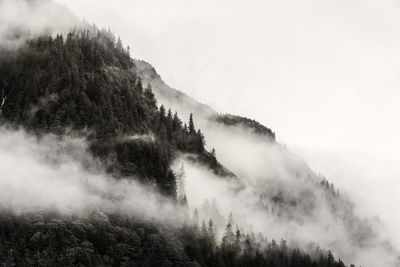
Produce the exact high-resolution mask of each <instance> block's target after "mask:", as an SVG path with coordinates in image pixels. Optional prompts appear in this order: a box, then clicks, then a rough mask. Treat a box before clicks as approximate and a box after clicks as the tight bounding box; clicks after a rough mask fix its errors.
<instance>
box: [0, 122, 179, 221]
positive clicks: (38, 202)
mask: <svg viewBox="0 0 400 267" xmlns="http://www.w3.org/2000/svg"><path fill="white" fill-rule="evenodd" d="M0 162H1V168H0V188H1V194H0V206H1V207H2V208H3V209H7V210H11V211H13V212H16V213H24V212H35V211H51V210H56V211H59V212H63V213H85V212H87V211H92V210H95V209H100V210H102V211H103V212H118V211H121V212H124V213H127V214H131V215H140V216H142V217H144V218H148V219H154V220H155V221H163V222H164V221H165V222H172V221H174V222H175V221H179V220H180V219H181V218H180V216H181V213H180V207H179V206H175V204H174V203H173V202H172V201H171V200H169V199H167V198H165V197H163V196H161V195H160V194H158V193H156V191H155V190H154V188H151V187H149V186H145V185H142V184H140V183H139V182H137V181H135V179H134V177H132V178H131V179H120V180H116V179H114V178H112V177H109V176H108V175H107V174H106V173H105V172H104V170H103V169H102V167H101V165H100V163H99V162H96V160H95V159H93V158H92V156H91V155H90V154H89V152H88V147H87V143H86V142H85V139H83V138H78V137H69V136H63V137H60V136H55V135H44V136H42V137H37V136H34V135H31V134H28V133H27V132H26V131H24V130H21V129H19V130H14V129H11V128H9V127H7V126H0ZM172 211H174V212H172ZM171 214H174V217H172V215H171ZM182 214H183V213H182Z"/></svg>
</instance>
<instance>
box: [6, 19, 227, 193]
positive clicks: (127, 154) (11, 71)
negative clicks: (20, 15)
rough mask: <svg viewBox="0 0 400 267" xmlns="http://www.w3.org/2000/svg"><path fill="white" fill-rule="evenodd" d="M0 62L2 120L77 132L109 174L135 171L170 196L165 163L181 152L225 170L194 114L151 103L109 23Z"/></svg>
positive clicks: (34, 43)
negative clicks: (185, 114)
mask: <svg viewBox="0 0 400 267" xmlns="http://www.w3.org/2000/svg"><path fill="white" fill-rule="evenodd" d="M0 64H1V65H0V66H1V68H0V81H1V87H2V88H1V92H2V97H3V99H4V104H3V105H2V108H1V112H2V117H3V119H4V120H6V121H8V122H13V123H16V124H20V125H24V126H25V127H27V128H29V129H31V130H33V131H35V132H37V133H44V132H52V133H58V134H61V133H65V132H67V131H73V132H75V133H78V132H79V133H80V134H81V135H84V136H87V137H88V139H89V140H90V142H91V148H92V151H93V153H94V155H96V156H98V157H99V158H101V159H102V160H103V161H104V162H105V163H106V164H107V167H108V169H109V171H110V172H112V173H113V174H114V175H117V176H137V177H141V179H142V180H143V181H146V182H149V183H153V182H155V183H156V184H157V186H158V187H159V188H160V189H161V191H163V192H165V193H166V194H168V195H171V196H174V195H175V194H176V189H175V177H174V174H173V172H172V171H171V170H170V164H171V161H172V160H173V159H174V157H175V156H176V155H177V153H179V152H185V153H193V154H195V155H197V159H198V160H199V161H200V162H202V163H204V164H206V165H208V166H209V167H210V168H212V169H214V170H215V172H216V173H219V174H221V175H225V174H228V172H227V171H224V169H223V167H222V166H221V165H220V164H219V163H218V162H217V160H216V158H215V156H214V155H212V154H211V153H209V152H207V151H206V150H205V148H204V145H205V138H204V135H203V133H202V132H201V130H200V129H196V128H195V125H194V121H193V117H192V116H190V120H189V122H188V123H183V122H182V120H181V119H180V118H179V116H178V114H177V113H176V112H173V111H171V110H166V109H165V108H164V107H163V106H162V105H161V106H159V107H157V101H156V99H155V98H154V94H153V93H152V89H151V88H150V87H147V88H143V86H142V83H141V80H140V78H138V77H137V76H136V75H134V74H133V73H132V72H131V71H129V70H130V68H131V67H132V65H133V64H132V60H131V58H130V55H129V48H124V47H123V46H122V43H121V40H120V39H118V40H116V38H115V37H114V36H113V34H112V33H111V32H110V31H106V30H97V29H96V28H95V27H94V26H93V27H92V29H91V31H90V30H82V31H79V30H77V31H71V32H70V33H69V34H68V35H67V36H66V37H64V36H63V35H61V34H59V35H57V36H56V37H55V38H53V37H51V36H43V37H40V38H38V39H32V40H29V41H28V42H27V44H26V45H25V46H23V47H22V48H20V49H19V50H17V51H14V52H12V53H8V54H7V56H6V57H5V58H2V59H1V63H0Z"/></svg>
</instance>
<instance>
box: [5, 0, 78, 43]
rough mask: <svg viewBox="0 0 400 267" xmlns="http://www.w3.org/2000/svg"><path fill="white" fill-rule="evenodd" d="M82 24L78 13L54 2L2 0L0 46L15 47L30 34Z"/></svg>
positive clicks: (34, 34) (57, 30)
mask: <svg viewBox="0 0 400 267" xmlns="http://www.w3.org/2000/svg"><path fill="white" fill-rule="evenodd" d="M37 2H40V5H38V4H35V3H37ZM61 18H62V19H61ZM80 23H81V20H80V19H78V17H77V16H75V15H74V14H73V13H72V12H66V10H65V8H62V7H61V6H60V5H58V4H56V3H55V2H53V1H46V0H45V1H42V0H32V1H26V0H1V1H0V48H3V49H4V48H7V49H13V48H16V47H18V46H20V45H21V44H23V43H24V41H25V40H26V38H27V37H37V36H40V35H42V34H47V35H53V34H56V33H67V32H68V31H69V30H70V29H71V28H74V27H76V26H78V25H80Z"/></svg>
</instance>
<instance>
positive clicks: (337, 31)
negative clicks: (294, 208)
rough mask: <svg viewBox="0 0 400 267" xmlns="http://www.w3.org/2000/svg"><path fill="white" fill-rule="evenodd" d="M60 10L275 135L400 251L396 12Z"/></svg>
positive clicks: (201, 5) (95, 5)
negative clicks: (372, 218)
mask: <svg viewBox="0 0 400 267" xmlns="http://www.w3.org/2000/svg"><path fill="white" fill-rule="evenodd" d="M59 2H62V3H65V4H66V5H67V6H68V7H70V8H71V9H72V10H73V11H74V12H76V14H78V15H79V16H81V17H85V18H87V19H88V20H90V21H96V23H99V24H100V25H102V26H111V27H112V28H113V29H114V30H115V31H116V32H117V33H118V34H120V35H121V37H122V38H123V40H125V42H127V43H128V44H129V45H130V46H131V48H132V55H134V56H135V57H138V58H141V59H144V60H147V61H149V62H151V63H152V64H153V65H154V66H155V67H156V69H157V70H158V72H159V73H160V74H161V75H162V77H163V78H164V79H165V80H166V82H167V83H168V84H169V85H171V86H173V87H175V88H177V89H180V90H183V91H184V92H186V93H188V94H190V95H192V96H193V97H195V98H196V99H199V100H200V101H201V102H204V103H208V104H210V105H211V106H212V107H214V108H215V109H216V110H217V111H220V112H231V113H236V114H240V115H245V116H247V117H251V118H255V119H257V120H258V121H260V122H262V123H263V124H265V125H267V126H269V127H271V128H272V129H273V130H274V131H275V132H276V133H277V138H278V140H279V141H280V142H283V143H285V144H288V146H289V147H290V148H293V150H295V151H296V153H298V154H300V155H301V156H303V157H305V158H306V159H307V161H308V162H309V164H310V165H311V167H312V168H315V170H316V171H317V172H321V173H322V174H325V175H326V176H328V178H329V179H330V180H331V181H333V182H334V183H335V184H337V185H339V186H340V187H341V188H342V189H344V190H346V191H348V192H351V193H352V194H351V195H352V197H353V196H354V198H355V199H357V200H358V201H357V202H359V203H360V205H363V206H365V207H366V208H365V209H364V210H365V212H367V213H369V214H378V215H379V216H380V217H381V218H382V219H383V220H384V222H385V223H386V224H388V225H389V227H390V229H391V235H392V236H393V237H395V238H396V242H397V244H398V245H399V246H400V232H399V230H398V225H399V224H400V216H398V214H397V213H394V212H393V209H395V207H394V205H395V204H396V203H399V201H400V199H399V194H398V192H399V191H400V183H399V175H398V173H399V172H400V171H399V167H398V166H400V164H399V158H400V154H399V151H400V142H399V138H398V136H399V135H400V128H399V125H398V123H396V121H397V120H398V118H397V116H398V115H397V114H399V113H400V110H399V105H398V103H399V101H400V95H399V93H400V90H399V86H400V83H399V79H398V72H399V64H398V62H399V59H400V53H399V49H398V47H400V16H399V12H400V6H399V4H398V2H397V1H393V0H384V1H376V0H368V1H359V0H356V1H342V0H340V1H319V0H306V1H300V2H299V1H295V0H286V1H279V2H276V1H258V0H251V1H236V0H235V1H225V0H222V1H211V0H210V1H182V0H171V1H157V0H152V1H142V0H138V1H125V0H117V1H112V2H110V1H97V0H96V1H95V0H87V1H80V0H60V1H59ZM353 163H354V164H353ZM377 165H379V166H380V167H379V169H378V168H377ZM377 170H378V171H377ZM353 193H355V194H353Z"/></svg>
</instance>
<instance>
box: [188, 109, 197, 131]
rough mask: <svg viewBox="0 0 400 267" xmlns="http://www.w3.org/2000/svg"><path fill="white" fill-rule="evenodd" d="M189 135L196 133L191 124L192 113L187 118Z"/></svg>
mask: <svg viewBox="0 0 400 267" xmlns="http://www.w3.org/2000/svg"><path fill="white" fill-rule="evenodd" d="M189 133H190V134H195V133H196V129H195V128H194V122H193V113H190V116H189Z"/></svg>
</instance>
